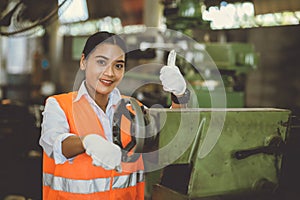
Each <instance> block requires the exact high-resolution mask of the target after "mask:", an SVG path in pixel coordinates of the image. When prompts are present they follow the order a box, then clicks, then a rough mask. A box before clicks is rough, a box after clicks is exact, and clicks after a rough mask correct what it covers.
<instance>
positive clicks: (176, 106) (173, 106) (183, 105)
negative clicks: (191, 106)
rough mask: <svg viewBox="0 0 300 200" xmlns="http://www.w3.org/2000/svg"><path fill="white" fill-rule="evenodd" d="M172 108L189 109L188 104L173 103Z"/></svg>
mask: <svg viewBox="0 0 300 200" xmlns="http://www.w3.org/2000/svg"><path fill="white" fill-rule="evenodd" d="M171 108H187V104H177V103H175V102H173V101H172V107H171Z"/></svg>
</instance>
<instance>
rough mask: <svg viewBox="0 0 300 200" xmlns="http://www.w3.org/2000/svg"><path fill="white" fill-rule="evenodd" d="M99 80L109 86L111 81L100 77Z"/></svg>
mask: <svg viewBox="0 0 300 200" xmlns="http://www.w3.org/2000/svg"><path fill="white" fill-rule="evenodd" d="M100 82H101V83H102V84H104V85H107V86H109V85H111V84H112V83H113V81H111V80H104V79H100Z"/></svg>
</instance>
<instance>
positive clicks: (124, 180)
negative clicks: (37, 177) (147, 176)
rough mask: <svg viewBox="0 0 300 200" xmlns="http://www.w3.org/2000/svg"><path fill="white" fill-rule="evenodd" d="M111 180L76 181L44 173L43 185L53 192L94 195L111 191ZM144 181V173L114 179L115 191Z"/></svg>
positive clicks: (113, 186)
mask: <svg viewBox="0 0 300 200" xmlns="http://www.w3.org/2000/svg"><path fill="white" fill-rule="evenodd" d="M110 180H111V178H96V179H93V180H74V179H68V178H63V177H57V176H54V175H52V174H47V173H43V185H44V186H49V187H50V188H51V189H53V190H57V191H64V192H71V193H78V194H92V193H96V192H105V191H109V189H110ZM142 181H144V176H143V171H138V172H134V173H131V174H128V175H122V176H115V177H113V185H112V188H113V189H124V188H127V187H132V186H136V185H137V183H139V182H142Z"/></svg>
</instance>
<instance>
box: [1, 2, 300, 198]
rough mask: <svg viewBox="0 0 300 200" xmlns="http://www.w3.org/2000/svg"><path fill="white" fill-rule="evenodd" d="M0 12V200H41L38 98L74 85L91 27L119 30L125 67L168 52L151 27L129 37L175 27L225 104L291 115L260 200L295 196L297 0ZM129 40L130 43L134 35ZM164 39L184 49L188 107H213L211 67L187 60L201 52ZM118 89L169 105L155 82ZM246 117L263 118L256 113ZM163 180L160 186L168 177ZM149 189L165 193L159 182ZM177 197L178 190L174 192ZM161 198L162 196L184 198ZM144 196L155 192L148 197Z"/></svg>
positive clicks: (26, 7)
mask: <svg viewBox="0 0 300 200" xmlns="http://www.w3.org/2000/svg"><path fill="white" fill-rule="evenodd" d="M0 11H1V12H0V13H1V14H0V100H1V104H0V148H1V151H0V154H1V156H2V158H3V161H2V162H1V164H0V199H9V198H17V197H18V198H21V199H22V197H24V198H25V199H34V200H35V199H41V173H42V172H41V162H42V157H41V152H42V151H41V148H40V146H39V145H38V139H39V136H40V135H39V134H40V123H41V118H42V116H41V112H42V110H43V105H44V101H45V99H46V98H47V97H48V96H49V95H52V94H57V93H62V92H68V91H70V90H73V87H74V79H75V77H76V74H77V71H78V67H79V59H80V55H81V50H82V45H83V44H84V41H85V39H86V38H87V36H89V35H90V34H92V33H94V32H96V31H99V30H101V31H102V30H107V31H111V32H115V33H126V35H127V36H128V37H126V39H127V42H128V43H130V44H131V45H132V46H133V47H136V50H135V51H132V52H130V53H129V58H128V59H129V60H128V66H127V70H130V69H132V68H134V66H137V65H143V64H147V63H153V62H156V63H165V60H166V55H167V52H164V51H161V50H157V48H156V47H157V46H156V45H157V44H158V43H157V41H159V40H160V39H161V35H160V33H159V32H155V31H153V32H152V33H151V34H150V35H147V34H145V35H143V34H142V36H143V37H141V35H140V34H138V33H139V32H142V31H143V30H144V29H145V28H147V27H154V28H155V29H154V30H162V32H163V30H174V31H178V32H181V33H183V34H184V35H185V36H188V37H189V38H192V39H193V40H194V41H196V42H197V43H199V44H200V46H201V48H200V49H201V50H203V49H205V51H206V52H207V53H208V55H209V57H210V58H211V59H212V61H213V63H214V64H215V65H216V67H217V69H218V72H220V74H221V77H222V81H223V84H224V87H225V91H226V100H227V102H226V105H225V106H226V107H228V108H278V109H287V110H289V111H290V113H291V114H290V115H289V118H288V119H289V120H288V121H284V122H282V121H281V122H282V124H283V125H282V126H283V127H285V129H286V130H285V131H286V135H284V136H282V137H283V138H285V139H286V141H285V147H284V150H283V151H282V152H283V153H282V154H283V156H282V165H280V176H279V177H278V186H276V192H275V196H272V198H269V197H268V198H269V199H278V200H279V199H283V200H292V199H299V198H300V192H299V191H300V190H299V180H300V170H299V169H300V150H299V145H300V142H299V141H300V119H299V116H300V79H299V75H300V59H299V60H298V58H299V55H300V37H299V33H300V24H299V23H300V1H299V0H284V1H283V0H281V1H280V0H246V1H242V0H227V1H221V0H110V1H104V0H47V1H46V0H1V2H0ZM129 36H132V37H129ZM135 36H136V37H139V39H138V40H134V39H133V38H134V37H135ZM173 38H175V40H173V41H164V42H167V43H172V44H176V45H175V47H178V48H182V49H183V51H182V52H181V54H180V55H183V57H179V56H178V57H177V58H178V59H177V63H176V64H177V65H178V66H179V67H180V70H181V71H182V72H183V74H184V75H185V78H186V80H187V81H188V82H189V84H190V87H192V88H193V90H194V91H195V95H196V98H197V99H198V100H199V105H197V106H198V107H200V108H211V107H213V106H212V102H211V99H210V97H211V95H212V94H215V95H218V92H219V90H218V83H216V82H214V80H209V77H210V76H211V73H214V71H212V70H210V68H209V66H207V68H206V67H204V68H201V66H202V65H201V66H199V67H200V68H201V70H203V75H204V76H206V77H203V76H199V75H198V74H197V73H195V71H194V70H192V67H191V63H192V64H193V65H198V64H199V63H201V62H202V61H201V62H200V61H199V60H197V58H199V57H197V56H198V54H197V53H199V51H200V50H199V49H197V48H196V47H194V49H193V48H192V49H191V48H186V46H188V45H189V43H188V42H186V41H183V42H182V41H181V40H182V37H181V36H174V37H173ZM137 41H142V42H143V45H144V46H143V45H142V43H138V42H137ZM181 45H182V46H181ZM143 48H144V49H143ZM199 65H200V64H199ZM148 70H149V71H144V72H138V75H137V74H135V73H132V74H128V80H129V82H128V83H129V84H134V83H135V81H137V82H138V81H143V79H149V80H152V79H155V76H152V75H149V74H151V73H152V71H151V69H148ZM153 73H156V72H155V71H154V72H153ZM142 74H144V75H142ZM125 85H126V84H125ZM126 86H127V85H126ZM123 87H124V84H123ZM123 87H122V85H121V86H120V90H121V91H122V92H123V93H125V94H132V95H134V96H135V97H136V98H138V99H139V100H140V101H142V102H143V103H144V104H146V105H147V106H149V107H151V106H152V105H154V104H160V105H163V106H165V107H168V104H169V101H168V95H167V94H165V93H164V92H162V88H161V87H160V86H159V85H151V84H149V85H144V86H143V87H141V88H138V89H137V90H136V91H127V90H126V89H128V88H127V87H124V88H123ZM276 117H277V116H274V120H275V119H276V120H277V118H276ZM283 117H286V116H283ZM247 118H249V120H250V121H251V120H252V119H253V118H256V119H257V120H264V118H260V117H257V116H255V115H253V117H251V116H250V117H249V116H247ZM271 118H272V116H271ZM253 123H254V122H253ZM254 124H258V125H259V124H260V123H254ZM236 126H240V125H239V124H238V123H236ZM255 129H256V130H260V127H255ZM172 170H174V169H171V171H172ZM171 171H166V172H165V173H166V174H167V173H170V172H171ZM232 173H233V174H234V172H232ZM262 173H264V172H262ZM200 174H201V172H200ZM237 175H239V174H238V173H237ZM153 176H155V175H153ZM195 176H196V175H195ZM249 176H251V174H249ZM187 179H188V178H187ZM155 180H156V179H155V178H151V176H150V182H151V181H154V184H156V183H155ZM164 180H165V186H169V182H168V181H166V180H168V178H166V177H165V178H164ZM186 181H187V182H188V180H186ZM208 181H209V180H208ZM228 181H230V180H228ZM166 182H167V183H166ZM183 182H184V181H183ZM276 183H277V182H276ZM194 184H196V185H197V182H196V183H194ZM222 184H225V183H223V182H222ZM262 187H266V188H267V189H269V188H270V187H271V186H269V185H268V184H264V185H263V186H262ZM170 188H171V189H172V191H173V189H174V190H175V191H176V188H177V189H178V187H172V186H170ZM171 189H170V191H171ZM149 190H150V191H149ZM167 190H168V189H167ZM151 191H152V188H151V187H150V189H148V191H147V195H148V196H147V198H151V196H152V194H151ZM155 192H156V194H161V196H164V195H167V194H169V193H168V192H169V190H168V192H166V193H164V190H163V189H162V188H156V190H155ZM228 192H229V193H230V192H231V191H228ZM179 193H184V192H182V190H180V189H179ZM195 194H196V195H198V193H197V192H196V193H195ZM169 195H171V196H169V197H170V198H169V197H168V196H164V197H165V199H166V198H167V199H192V198H189V197H185V196H184V195H183V196H181V195H179V196H176V194H174V193H170V194H169ZM172 195H173V196H172ZM201 195H202V196H201ZM204 196H205V195H203V194H202V193H201V194H200V196H199V198H198V197H197V196H196V197H195V198H194V197H193V199H207V198H206V197H204ZM153 199H154V200H155V199H160V198H159V197H157V195H156V196H155V197H153ZM161 199H162V198H161ZM212 199H220V198H219V197H218V198H216V197H215V198H212ZM239 199H247V198H246V197H239ZM263 199H264V198H263ZM265 199H267V197H266V198H265Z"/></svg>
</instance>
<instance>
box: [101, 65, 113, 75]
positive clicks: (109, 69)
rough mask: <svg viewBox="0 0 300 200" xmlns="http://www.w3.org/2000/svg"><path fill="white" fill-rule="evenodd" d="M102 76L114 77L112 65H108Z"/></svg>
mask: <svg viewBox="0 0 300 200" xmlns="http://www.w3.org/2000/svg"><path fill="white" fill-rule="evenodd" d="M103 74H104V75H106V76H113V75H114V70H113V65H112V64H109V65H108V66H107V67H106V68H105V70H104V72H103Z"/></svg>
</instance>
